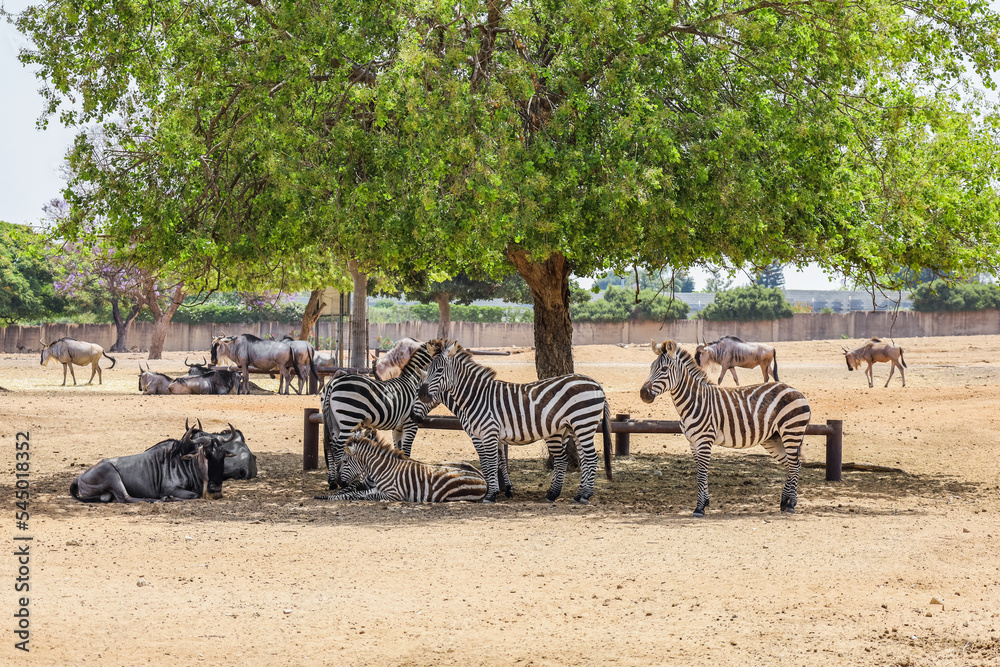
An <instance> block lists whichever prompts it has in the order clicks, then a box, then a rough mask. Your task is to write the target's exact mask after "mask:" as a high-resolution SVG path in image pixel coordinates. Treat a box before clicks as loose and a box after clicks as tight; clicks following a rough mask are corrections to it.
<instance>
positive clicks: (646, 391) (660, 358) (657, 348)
mask: <svg viewBox="0 0 1000 667" xmlns="http://www.w3.org/2000/svg"><path fill="white" fill-rule="evenodd" d="M649 345H650V347H651V348H652V349H653V352H656V359H654V360H653V363H652V365H651V366H650V367H649V377H648V378H646V382H645V384H643V385H642V389H640V390H639V398H641V399H642V400H643V402H644V403H652V402H653V400H654V399H655V398H656V397H657V396H659V395H660V394H662V393H663V391H664V390H665V389H669V388H670V387H673V386H674V385H676V384H677V382H678V380H679V379H680V375H681V372H680V368H681V359H680V356H681V353H682V352H683V350H681V347H680V345H678V344H677V343H675V342H674V341H672V340H665V341H663V342H662V343H657V342H656V341H655V340H651V341H649ZM686 356H687V357H688V358H689V359H690V355H686Z"/></svg>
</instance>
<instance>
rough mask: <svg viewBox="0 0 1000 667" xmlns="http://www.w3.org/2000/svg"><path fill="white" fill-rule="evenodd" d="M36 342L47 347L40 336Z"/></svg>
mask: <svg viewBox="0 0 1000 667" xmlns="http://www.w3.org/2000/svg"><path fill="white" fill-rule="evenodd" d="M38 342H39V343H41V344H42V347H48V345H46V344H45V341H44V340H42V339H41V338H39V339H38Z"/></svg>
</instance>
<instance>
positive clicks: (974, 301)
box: [912, 279, 1000, 313]
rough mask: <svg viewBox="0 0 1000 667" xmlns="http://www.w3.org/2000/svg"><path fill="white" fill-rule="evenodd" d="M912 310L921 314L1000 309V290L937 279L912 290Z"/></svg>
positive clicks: (981, 285) (994, 287)
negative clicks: (949, 282)
mask: <svg viewBox="0 0 1000 667" xmlns="http://www.w3.org/2000/svg"><path fill="white" fill-rule="evenodd" d="M912 297H913V310H916V311H920V312H922V313H934V312H941V311H960V310H987V309H990V308H1000V288H998V287H997V286H996V285H989V284H984V283H952V284H948V283H946V282H945V281H943V280H941V279H938V280H934V281H932V282H929V283H921V284H920V285H917V287H916V289H914V290H913V293H912Z"/></svg>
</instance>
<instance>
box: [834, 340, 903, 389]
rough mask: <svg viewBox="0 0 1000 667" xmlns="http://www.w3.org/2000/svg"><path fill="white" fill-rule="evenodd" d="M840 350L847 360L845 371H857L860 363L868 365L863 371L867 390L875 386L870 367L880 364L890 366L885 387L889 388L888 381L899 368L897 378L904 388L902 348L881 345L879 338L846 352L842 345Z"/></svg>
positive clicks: (887, 344) (873, 375)
mask: <svg viewBox="0 0 1000 667" xmlns="http://www.w3.org/2000/svg"><path fill="white" fill-rule="evenodd" d="M840 348H841V349H842V350H843V351H844V359H845V360H847V370H849V371H853V370H857V368H858V366H860V365H861V362H867V363H868V368H866V369H865V377H866V378H867V379H868V387H869V388H871V387H873V386H875V374H874V373H873V372H872V365H874V364H876V363H880V362H881V363H886V362H888V363H890V364H892V366H891V367H890V368H889V378H888V379H887V380H886V381H885V386H886V387H888V386H889V380H891V379H892V374H893V373H895V372H896V369H897V368H899V377H900V378H902V380H903V386H904V387H905V386H906V375H905V374H904V373H903V369H904V368H906V360H905V359H903V348H901V347H899V346H897V345H890V344H889V343H883V342H882V340H881V339H879V338H872V339H871V340H870V341H868V342H867V343H865V344H864V345H862V346H861V347H859V348H857V349H855V350H848V349H847V348H846V347H844V346H843V345H841V346H840Z"/></svg>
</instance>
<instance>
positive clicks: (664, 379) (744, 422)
mask: <svg viewBox="0 0 1000 667" xmlns="http://www.w3.org/2000/svg"><path fill="white" fill-rule="evenodd" d="M652 347H653V351H654V352H656V354H657V358H656V360H655V361H654V362H653V365H652V367H651V368H650V372H649V378H648V379H647V380H646V383H645V384H644V385H642V389H641V390H640V392H639V396H640V397H641V398H642V400H643V401H645V402H646V403H652V402H653V399H655V398H656V397H657V396H658V395H660V394H661V393H663V392H664V391H667V392H669V393H670V397H671V398H672V399H673V401H674V407H676V408H677V412H678V414H679V415H680V417H681V429H682V430H683V431H684V436H685V437H686V438H687V439H688V442H689V443H691V452H692V453H693V454H694V458H695V464H696V465H697V468H698V473H697V474H698V505H697V507H696V509H695V511H694V515H695V516H704V514H705V508H706V507H708V502H709V499H708V462H709V460H710V459H711V456H712V446H713V445H722V446H723V447H734V448H737V449H743V448H746V447H753V446H754V445H762V446H763V447H764V449H766V450H767V451H768V453H769V454H771V456H772V457H774V459H775V461H777V462H778V464H779V465H784V466H785V468H786V469H787V471H788V477H787V480H786V482H785V486H784V489H783V490H782V492H781V510H782V511H783V512H794V511H795V505H796V503H797V501H798V480H799V470H800V468H801V459H800V451H801V448H802V438H803V437H804V436H805V433H806V426H808V425H809V419H810V417H811V416H812V413H811V412H810V410H809V403H808V402H807V401H806V397H805V396H804V395H803V394H802V392H800V391H798V390H797V389H794V388H792V387H790V386H788V385H787V384H784V383H783V382H767V383H764V384H758V385H751V386H748V387H736V388H733V389H729V388H723V387H719V386H717V385H715V384H713V383H712V382H711V381H709V379H708V378H707V377H706V376H705V372H704V371H703V370H701V368H699V367H698V365H697V364H696V363H695V362H694V359H693V358H692V357H691V355H690V354H689V353H688V352H687V351H685V350H683V349H681V348H680V346H678V345H677V344H676V343H675V342H674V341H672V340H668V341H664V342H663V343H661V344H656V343H655V342H653V343H652ZM774 436H777V438H774Z"/></svg>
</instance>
